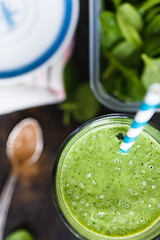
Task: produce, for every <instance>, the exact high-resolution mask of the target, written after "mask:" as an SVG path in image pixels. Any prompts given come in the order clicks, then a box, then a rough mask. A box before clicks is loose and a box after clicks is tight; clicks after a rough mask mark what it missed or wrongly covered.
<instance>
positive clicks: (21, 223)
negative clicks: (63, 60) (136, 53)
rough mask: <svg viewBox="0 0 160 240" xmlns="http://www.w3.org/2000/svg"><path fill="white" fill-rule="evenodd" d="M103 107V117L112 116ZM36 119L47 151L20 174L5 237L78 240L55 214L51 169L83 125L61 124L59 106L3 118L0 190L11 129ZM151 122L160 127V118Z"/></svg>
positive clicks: (83, 42)
mask: <svg viewBox="0 0 160 240" xmlns="http://www.w3.org/2000/svg"><path fill="white" fill-rule="evenodd" d="M87 26H88V1H86V0H80V18H79V24H78V28H77V33H76V46H75V58H76V61H78V64H79V66H80V68H81V69H80V70H81V73H82V79H84V78H85V79H87V78H88V79H89V77H88V28H87ZM112 112H113V111H111V110H109V109H106V108H104V109H103V110H102V113H101V114H104V113H112ZM26 117H33V118H35V119H37V120H38V121H39V123H40V125H41V127H42V129H43V134H44V150H43V153H42V156H41V158H40V160H39V161H38V162H37V163H35V164H34V165H33V166H31V167H29V168H28V169H26V170H25V172H23V174H21V175H20V177H19V181H18V183H17V185H16V189H15V192H14V196H13V199H12V202H11V206H10V209H9V214H8V218H7V223H6V228H5V236H7V235H8V234H9V233H10V232H12V231H14V230H16V229H19V228H26V229H28V230H30V231H31V233H32V234H33V236H34V238H35V240H62V239H63V240H76V239H77V238H76V237H74V236H73V234H72V233H70V231H69V230H68V229H67V228H66V227H65V225H64V224H63V222H62V221H61V219H60V217H59V215H58V214H57V212H56V209H55V206H54V204H53V200H52V192H51V188H52V169H53V166H54V162H55V159H56V154H57V151H58V148H59V147H60V145H61V143H62V142H63V140H64V139H65V138H66V137H67V136H68V135H69V134H70V133H71V132H72V131H73V130H75V129H76V128H77V127H78V126H79V125H80V124H78V123H76V122H74V121H72V122H71V124H70V125H69V126H68V127H64V125H63V123H62V112H61V111H60V110H58V108H57V106H56V105H50V106H44V107H38V108H32V109H28V110H23V111H18V112H14V113H11V114H6V115H3V116H0V191H1V190H2V188H3V185H4V183H5V181H6V179H7V176H8V174H9V172H10V169H11V164H10V162H9V160H8V159H7V156H6V152H5V144H6V140H7V137H8V135H9V133H10V131H11V130H12V128H13V127H14V126H15V125H16V124H17V123H18V122H19V121H20V120H22V119H24V118H26ZM152 121H153V122H154V123H156V124H157V125H159V127H160V115H159V114H156V115H154V117H153V119H152ZM157 240H160V238H157Z"/></svg>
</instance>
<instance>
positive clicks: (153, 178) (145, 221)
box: [61, 125, 160, 237]
mask: <svg viewBox="0 0 160 240" xmlns="http://www.w3.org/2000/svg"><path fill="white" fill-rule="evenodd" d="M127 129H128V126H122V127H121V126H119V125H115V126H114V125H113V126H107V127H104V126H103V127H99V128H97V129H94V130H91V131H89V132H88V133H85V134H84V135H83V136H82V137H80V138H79V139H78V140H77V141H76V142H75V143H74V144H73V146H72V147H71V148H70V150H69V151H68V153H67V155H66V157H65V160H64V163H63V167H62V174H61V188H62V189H61V190H62V194H63V198H64V201H65V204H66V206H67V208H68V210H69V212H70V213H71V214H72V215H73V217H74V218H75V219H76V220H77V221H78V222H79V223H80V224H81V225H83V226H84V227H85V228H87V229H89V230H91V231H93V232H95V233H98V234H101V235H105V236H111V237H116V236H128V235H132V234H135V233H138V232H141V231H143V230H145V229H147V228H148V227H149V226H151V225H152V224H154V222H155V221H156V220H157V219H158V218H159V216H160V191H159V189H160V146H159V144H158V143H157V142H156V141H155V140H154V139H153V138H152V137H150V136H149V135H148V134H147V133H145V132H143V133H141V134H140V136H139V137H138V139H137V140H136V141H135V143H134V145H133V147H132V148H131V150H130V151H129V153H128V154H126V155H124V154H122V153H121V152H120V150H119V149H120V144H121V142H122V140H119V139H118V137H117V135H118V133H123V134H124V135H125V134H126V132H127Z"/></svg>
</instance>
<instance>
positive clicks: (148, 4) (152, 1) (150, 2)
mask: <svg viewBox="0 0 160 240" xmlns="http://www.w3.org/2000/svg"><path fill="white" fill-rule="evenodd" d="M159 3H160V0H147V1H144V2H143V3H142V5H141V6H140V8H139V12H140V13H141V14H144V13H145V12H146V11H147V10H149V9H150V8H152V7H154V6H155V5H157V4H159Z"/></svg>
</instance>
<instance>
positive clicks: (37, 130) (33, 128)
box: [0, 118, 43, 240]
mask: <svg viewBox="0 0 160 240" xmlns="http://www.w3.org/2000/svg"><path fill="white" fill-rule="evenodd" d="M42 150H43V134H42V129H41V127H40V125H39V123H38V122H37V121H36V120H35V119H33V118H26V119H24V120H22V121H21V122H19V123H18V124H17V125H16V126H15V127H14V128H13V130H12V131H11V133H10V134H9V137H8V140H7V143H6V153H7V156H8V158H9V159H10V160H11V163H12V169H11V173H10V175H9V177H8V179H7V181H6V183H5V186H4V188H3V190H2V193H1V195H0V240H3V235H4V230H5V224H6V219H7V215H8V210H9V206H10V203H11V199H12V196H13V192H14V189H15V186H16V183H17V180H18V176H19V174H20V172H21V170H22V169H23V168H25V167H26V166H30V165H32V164H33V163H35V162H36V161H37V160H38V159H39V158H40V156H41V153H42Z"/></svg>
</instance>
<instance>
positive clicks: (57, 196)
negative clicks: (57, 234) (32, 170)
mask: <svg viewBox="0 0 160 240" xmlns="http://www.w3.org/2000/svg"><path fill="white" fill-rule="evenodd" d="M132 121H133V119H132V118H130V117H128V116H127V115H124V114H108V115H105V116H102V117H98V118H96V119H93V120H91V121H89V122H87V123H85V124H84V125H82V126H81V127H79V128H78V129H77V130H75V131H74V132H73V133H72V134H71V135H70V136H69V137H68V138H67V139H66V140H65V141H64V143H63V144H62V146H61V148H60V150H59V152H58V154H57V159H56V163H55V166H54V169H53V179H52V180H53V182H52V183H53V188H52V191H53V199H54V202H55V205H56V208H57V210H58V212H59V214H60V216H61V218H62V220H63V221H64V223H65V224H66V226H67V227H68V228H69V229H70V230H71V231H72V232H73V233H74V234H75V235H76V236H77V237H78V238H79V239H88V240H93V239H94V240H113V239H114V240H118V239H121V240H122V239H125V240H129V239H130V240H135V239H136V240H150V239H153V238H154V237H155V236H158V235H159V234H160V219H159V218H157V219H156V221H155V222H154V223H153V224H152V225H151V226H149V227H145V230H141V231H140V230H139V232H136V233H134V234H131V235H129V233H128V236H126V235H125V236H124V237H123V236H122V235H119V236H118V235H117V236H105V235H104V234H101V233H98V232H95V231H92V230H91V228H90V229H89V228H87V227H86V226H84V225H83V224H81V223H80V221H79V219H78V218H77V217H75V216H74V214H73V211H72V210H71V208H70V206H69V204H68V203H66V200H65V199H66V197H64V194H63V193H64V189H63V188H65V187H66V186H65V187H63V185H62V182H63V184H64V177H65V175H64V176H63V174H62V172H63V171H62V170H63V167H64V166H65V165H67V164H69V163H68V162H67V163H66V162H65V160H66V158H67V157H68V156H69V155H70V154H71V152H70V151H72V150H73V148H74V145H75V144H77V145H75V146H77V148H76V149H78V148H81V149H80V150H81V151H82V152H83V150H84V149H83V148H82V147H81V145H79V143H80V141H81V140H83V141H84V140H85V139H84V136H92V133H94V132H95V131H96V130H99V129H105V128H109V127H112V126H114V127H118V126H121V127H122V128H123V127H126V126H127V128H129V127H130V125H131V123H132ZM143 133H145V134H146V135H147V136H148V137H149V138H151V139H152V140H153V141H155V142H156V144H158V145H159V144H160V140H159V139H160V132H159V130H157V129H156V128H154V127H152V126H151V125H150V124H147V125H146V126H145V128H144V130H143ZM116 136H117V135H116ZM94 138H95V137H93V138H92V139H94ZM105 139H106V138H105ZM110 139H111V138H109V139H108V142H109V141H110ZM142 140H143V139H141V141H142ZM93 141H94V140H93ZM106 142H107V139H106ZM108 142H107V143H106V146H107V144H108ZM142 142H143V141H142ZM80 144H81V143H80ZM85 145H86V143H85V142H84V146H85ZM144 145H145V144H144ZM158 145H157V146H158ZM88 146H89V145H88ZM88 146H87V147H86V146H85V147H86V149H87V150H86V156H85V157H86V159H87V156H88V155H87V152H89V151H90V150H89V149H90V148H89V147H88ZM112 146H113V145H112ZM96 147H97V146H96V144H95V145H94V148H95V149H96ZM138 148H139V147H138ZM145 148H146V147H145V146H144V148H141V151H143V150H144V149H145ZM101 149H102V148H101ZM118 149H119V147H118ZM76 151H77V156H76V157H77V159H78V160H79V161H80V159H79V158H78V157H79V156H80V155H79V154H78V150H76ZM116 151H117V150H116ZM130 151H131V150H130ZM138 151H140V148H139V149H138ZM157 151H159V153H160V146H159V150H157ZM98 154H99V153H98ZM119 154H122V153H119ZM135 154H136V153H135ZM135 154H134V150H133V152H132V155H133V156H134V155H135ZM70 156H71V155H70ZM99 156H100V155H99ZM121 156H124V155H123V154H122V155H121ZM124 158H125V156H124ZM84 159H85V158H84ZM141 161H142V162H143V161H144V159H143V158H142V159H141ZM147 161H148V160H147ZM122 162H123V161H122ZM85 164H86V165H85ZM85 164H84V165H83V166H84V168H83V167H82V169H80V168H81V167H80V168H79V169H80V174H81V172H82V173H83V172H85V166H87V160H86V163H85ZM121 164H122V163H121ZM73 166H74V164H73V165H71V166H70V167H71V168H72V167H73ZM97 167H98V166H97ZM97 167H96V169H95V171H97ZM68 169H70V168H69V167H68ZM73 169H76V168H74V167H73ZM77 169H78V168H77ZM159 169H160V166H159ZM103 170H104V171H106V170H105V168H104V169H103V168H102V171H103ZM125 172H127V169H126V170H125ZM128 172H129V171H128ZM68 174H69V175H66V176H67V178H68V176H71V175H72V174H74V171H73V173H72V174H71V172H68ZM102 174H103V173H102ZM102 174H100V176H99V177H101V175H102ZM129 174H130V173H129ZM90 176H91V174H89V175H87V178H88V179H89V178H90ZM108 176H109V175H108ZM82 178H83V177H82ZM87 178H86V180H85V181H86V182H87V181H88V179H87ZM113 178H114V179H116V176H113ZM62 179H63V180H62ZM70 179H72V177H71V178H70ZM143 181H145V179H144V180H143ZM68 183H70V182H69V181H68ZM76 183H77V182H76ZM92 183H94V180H93V181H92ZM76 185H78V187H79V186H80V187H82V188H83V187H84V186H83V184H79V183H78V184H76ZM84 185H85V183H84ZM97 185H98V184H97ZM76 187H77V186H76ZM123 190H124V189H123ZM123 190H122V192H123ZM67 191H68V190H67ZM69 191H70V192H71V195H72V193H73V191H71V190H69ZM120 191H121V189H120ZM91 194H92V193H91ZM78 196H79V194H78ZM94 196H95V198H96V199H98V195H96V194H95V195H94ZM83 198H84V199H87V197H83ZM135 198H136V197H135ZM71 199H72V196H71ZM142 200H143V199H142ZM73 202H74V200H73ZM137 205H138V204H137ZM68 206H69V207H68ZM76 206H78V205H76ZM94 206H95V205H94ZM156 206H157V205H156ZM157 208H158V207H157ZM133 210H134V208H133ZM138 211H139V209H138ZM130 217H131V216H130Z"/></svg>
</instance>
